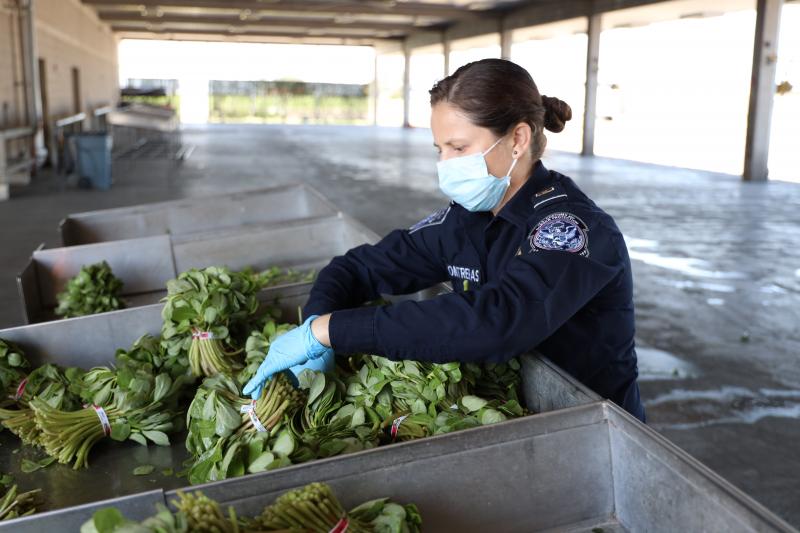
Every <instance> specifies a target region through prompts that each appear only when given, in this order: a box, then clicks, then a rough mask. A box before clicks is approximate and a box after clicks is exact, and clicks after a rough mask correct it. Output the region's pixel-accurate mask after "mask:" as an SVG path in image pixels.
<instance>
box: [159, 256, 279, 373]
mask: <svg viewBox="0 0 800 533" xmlns="http://www.w3.org/2000/svg"><path fill="white" fill-rule="evenodd" d="M263 283H264V279H263V278H262V277H261V276H260V275H258V274H255V273H253V272H252V271H250V270H243V271H241V272H232V271H231V270H229V269H227V268H223V267H208V268H206V269H203V270H197V269H192V270H189V271H186V272H183V273H182V274H181V275H180V276H178V278H177V279H174V280H170V281H169V282H168V283H167V297H166V298H165V302H166V303H165V305H164V309H163V310H162V313H161V316H162V318H163V319H164V324H163V326H162V329H161V337H162V342H163V343H164V345H165V347H166V349H167V353H169V354H170V355H172V356H177V355H179V354H180V353H186V354H188V360H189V366H190V368H191V370H192V373H194V375H195V376H213V375H214V374H218V373H226V374H231V373H232V372H233V371H234V370H235V369H238V368H240V367H241V357H237V356H238V355H240V354H241V352H242V348H241V347H239V346H237V345H236V344H237V343H236V342H235V340H234V339H233V336H232V335H231V330H232V328H235V327H236V326H243V325H245V324H246V323H247V321H248V320H249V319H250V318H251V317H252V316H253V315H254V314H255V313H256V311H257V310H258V299H257V298H256V293H257V292H258V290H259V289H260V288H261V287H262V286H263Z"/></svg>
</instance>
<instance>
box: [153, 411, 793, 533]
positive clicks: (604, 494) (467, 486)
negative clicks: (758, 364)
mask: <svg viewBox="0 0 800 533" xmlns="http://www.w3.org/2000/svg"><path fill="white" fill-rule="evenodd" d="M315 481H322V482H326V483H329V484H330V485H331V486H332V487H333V489H334V490H335V492H336V494H337V495H338V496H339V498H340V499H341V501H342V504H343V505H344V506H345V507H346V508H347V507H349V506H353V505H356V504H358V503H361V502H363V501H366V500H369V499H372V498H377V497H384V496H388V497H391V498H392V499H393V500H394V501H397V502H400V503H407V502H413V503H415V504H417V506H418V507H419V509H420V512H421V514H422V517H423V530H424V531H427V532H450V531H458V532H461V533H466V532H472V531H475V532H487V531H493V532H494V531H498V532H499V531H502V532H516V531H519V532H529V531H585V532H589V531H593V530H594V528H602V530H603V531H606V532H611V531H637V532H638V531H648V532H661V531H663V532H669V533H673V532H676V531H714V532H716V531H737V532H738V531H742V532H745V531H752V532H756V531H757V532H767V531H786V532H788V531H795V530H794V529H793V528H792V527H791V526H789V525H788V524H787V523H785V522H784V521H783V520H781V519H780V518H778V517H777V516H776V515H774V514H773V513H772V512H770V511H769V510H767V509H766V508H765V507H764V506H762V505H761V504H759V503H757V502H756V501H754V500H753V499H752V498H750V497H749V496H747V495H745V494H744V493H743V492H741V491H740V490H739V489H737V488H735V487H734V486H733V485H731V484H730V483H728V482H727V481H725V480H724V479H722V478H721V477H720V476H718V475H716V474H715V473H714V472H712V471H711V470H709V469H708V468H706V467H705V466H703V465H702V464H701V463H699V462H698V461H697V460H695V459H694V458H692V457H691V456H690V455H688V454H687V453H686V452H684V451H682V450H681V449H680V448H678V447H677V446H675V445H674V444H672V443H671V442H669V441H668V440H667V439H665V438H664V437H662V436H660V435H659V434H658V433H656V432H655V431H653V430H652V429H650V428H649V427H647V426H645V425H644V424H642V423H641V422H639V421H638V420H636V419H634V418H633V417H632V416H630V415H629V414H628V413H626V412H625V411H623V410H622V409H620V408H619V407H617V406H616V405H614V404H612V403H610V402H594V403H590V404H585V405H582V406H577V407H572V408H568V409H563V410H559V411H552V412H549V413H544V414H540V415H537V416H530V417H525V418H520V419H516V420H509V421H507V422H502V423H499V424H495V425H492V426H489V427H482V428H476V429H470V430H466V431H461V432H458V433H453V434H449V435H441V436H436V437H431V438H428V439H424V440H419V441H412V442H407V443H402V444H398V445H394V446H391V447H387V448H376V449H374V450H369V451H366V452H361V453H359V454H354V455H351V456H343V457H339V458H335V459H326V460H322V461H317V462H315V463H309V464H305V465H297V466H292V467H288V468H286V469H283V470H275V471H273V472H267V473H264V474H256V475H252V476H246V477H242V478H236V479H231V480H226V481H221V482H215V483H210V484H206V485H199V486H196V487H193V488H194V489H197V490H202V491H203V492H204V493H205V494H206V495H207V496H209V497H211V498H214V499H216V500H218V501H219V502H221V503H222V504H223V508H224V507H227V506H228V505H232V506H233V507H234V508H235V509H236V511H237V513H238V514H240V515H243V516H247V515H256V514H258V513H259V512H260V511H261V509H263V507H264V506H265V505H267V504H269V503H271V502H272V501H274V499H275V498H276V497H277V496H279V495H280V494H282V493H283V492H285V491H287V490H289V489H292V488H296V487H299V486H302V485H305V484H307V483H311V482H315ZM173 496H174V492H172V491H170V492H168V493H167V494H166V497H167V500H171V499H172V497H173Z"/></svg>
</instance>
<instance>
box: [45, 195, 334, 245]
mask: <svg viewBox="0 0 800 533" xmlns="http://www.w3.org/2000/svg"><path fill="white" fill-rule="evenodd" d="M336 213H337V209H336V208H335V207H334V206H333V205H332V204H331V203H330V202H329V201H328V200H326V199H325V198H324V197H323V196H322V195H321V194H320V193H319V192H317V191H316V190H314V189H313V188H311V187H309V186H307V185H284V186H280V187H272V188H269V189H256V190H252V191H240V192H236V193H233V194H225V195H217V196H198V197H194V198H185V199H182V200H173V201H169V202H159V203H151V204H143V205H135V206H129V207H119V208H115V209H103V210H99V211H88V212H85V213H77V214H72V215H69V216H68V217H67V218H65V219H64V220H62V221H61V225H60V230H61V241H62V243H63V244H64V246H75V245H78V244H90V243H95V242H106V241H118V240H122V239H133V238H136V237H148V236H152V235H184V234H188V233H197V232H200V231H207V230H212V229H219V228H230V227H235V226H241V225H246V224H265V223H274V222H283V221H287V220H297V219H302V218H311V217H319V216H325V215H333V214H336Z"/></svg>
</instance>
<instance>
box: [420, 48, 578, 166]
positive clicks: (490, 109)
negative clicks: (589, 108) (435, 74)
mask: <svg viewBox="0 0 800 533" xmlns="http://www.w3.org/2000/svg"><path fill="white" fill-rule="evenodd" d="M429 92H430V95H431V106H433V105H435V104H437V103H439V102H442V101H446V102H449V103H450V104H452V105H454V106H455V107H457V108H459V109H460V110H462V111H463V112H464V113H465V114H466V116H467V117H468V118H469V120H470V121H471V122H472V123H473V124H475V125H476V126H480V127H483V128H488V129H490V130H492V131H493V132H494V133H495V134H497V135H498V136H503V135H506V134H507V133H508V132H509V131H510V130H511V128H513V127H514V126H516V125H517V124H519V123H520V122H526V123H528V124H529V125H530V126H531V129H532V130H534V132H533V139H532V140H531V155H532V156H533V158H534V160H537V159H539V158H541V157H542V154H543V153H544V149H545V146H547V138H546V137H545V136H544V128H547V129H548V130H550V131H552V132H556V133H558V132H559V131H561V130H563V129H564V123H565V122H566V121H568V120H570V119H571V118H572V109H571V108H570V107H569V105H567V103H566V102H563V101H561V100H559V99H558V98H553V97H550V96H544V95H542V94H539V89H538V88H537V87H536V84H535V83H534V82H533V78H531V75H530V74H528V71H527V70H525V69H524V68H522V67H521V66H519V65H517V64H516V63H512V62H511V61H507V60H505V59H481V60H480V61H474V62H472V63H467V64H466V65H464V66H462V67H460V68H459V69H458V70H456V71H455V72H454V73H453V74H451V75H450V76H447V77H446V78H444V79H442V80H440V81H438V82H436V83H435V84H434V85H433V88H431V90H430V91H429Z"/></svg>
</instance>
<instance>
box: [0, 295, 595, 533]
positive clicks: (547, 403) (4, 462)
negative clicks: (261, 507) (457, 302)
mask: <svg viewBox="0 0 800 533" xmlns="http://www.w3.org/2000/svg"><path fill="white" fill-rule="evenodd" d="M310 287H311V285H310V284H307V283H302V284H296V285H292V286H287V287H280V288H273V289H267V290H265V291H262V292H261V293H260V294H259V297H260V300H261V301H262V302H264V303H272V304H276V305H278V306H279V307H280V309H281V311H282V317H283V318H285V319H286V320H291V321H296V320H297V318H298V317H297V313H298V308H299V307H300V306H301V305H302V304H304V303H305V301H306V300H307V298H308V293H309V290H310ZM442 290H444V289H443V288H440V287H436V288H433V289H431V290H429V291H422V292H420V293H417V294H415V295H412V296H411V297H412V298H415V299H424V298H428V297H430V296H431V295H432V294H436V293H438V292H441V291H442ZM161 308H162V306H161V305H160V304H154V305H146V306H142V307H138V308H135V309H127V310H121V311H114V312H110V313H102V314H98V315H92V316H87V317H80V318H71V319H67V320H59V321H54V322H44V323H41V324H33V325H28V326H20V327H16V328H9V329H4V330H0V338H2V339H6V340H10V341H13V342H16V343H18V344H20V345H21V346H22V348H23V349H24V350H25V352H26V354H27V355H28V357H29V359H30V361H31V363H32V365H33V366H36V365H40V364H43V363H48V362H50V363H57V364H59V365H63V366H80V367H83V368H89V367H92V366H95V365H103V364H108V363H110V362H111V361H112V360H113V356H114V352H115V350H116V349H117V348H120V347H127V346H130V345H131V343H132V342H133V341H134V340H136V339H137V338H138V337H139V336H141V335H143V334H145V333H150V334H158V332H159V331H160V329H161ZM522 361H523V379H524V389H525V396H526V401H527V403H528V405H529V407H531V408H532V409H534V410H537V411H538V410H540V409H541V410H550V409H561V408H564V407H570V406H573V405H580V404H583V403H588V402H593V401H597V400H598V399H599V398H598V397H597V396H596V395H595V394H594V393H593V392H591V391H590V390H588V389H587V388H586V387H584V386H583V385H581V384H580V383H577V382H576V381H575V380H574V379H573V378H571V377H570V376H568V375H567V374H566V373H565V372H563V371H562V370H561V369H559V368H558V367H556V366H555V365H554V364H552V363H551V362H549V361H547V360H545V359H542V358H539V357H536V356H534V355H527V356H523V358H522ZM540 390H541V391H548V395H551V398H552V399H551V398H544V397H542V396H541V395H540V394H539V392H538V391H540ZM171 440H172V442H173V445H172V446H170V447H166V448H165V447H158V446H150V447H148V448H145V447H142V446H139V445H137V444H133V443H123V444H120V443H110V442H101V443H99V444H98V445H97V447H96V448H95V449H94V450H93V452H92V455H91V457H90V466H89V468H88V469H86V470H81V471H73V470H72V469H71V468H70V467H69V466H66V465H58V464H54V465H51V466H49V467H47V468H44V469H41V470H38V471H36V472H33V473H29V474H25V473H22V472H21V470H20V462H21V459H22V458H29V459H36V458H38V457H40V456H41V452H38V451H37V450H33V449H30V448H27V447H23V448H21V450H20V451H19V452H17V453H14V450H15V449H17V448H20V443H19V441H18V440H17V439H16V437H14V436H13V435H11V434H10V433H9V432H7V431H4V432H0V471H3V472H7V473H11V474H12V475H14V477H15V480H16V481H17V482H18V483H19V484H20V488H21V489H22V490H30V489H32V488H37V487H41V488H43V489H45V491H46V492H47V496H48V508H49V509H54V510H55V509H63V512H65V513H73V512H75V511H74V509H72V507H73V506H75V505H79V504H84V503H91V502H95V501H97V500H101V499H105V498H107V497H109V496H123V495H128V494H136V493H139V492H142V491H147V490H152V489H153V488H162V489H165V490H167V489H175V488H179V487H181V486H183V485H184V484H185V480H183V479H179V478H177V477H174V476H163V475H161V474H160V472H161V470H162V469H165V468H171V469H173V470H174V471H176V472H177V471H179V470H181V469H182V463H183V461H184V460H185V459H186V457H187V454H186V451H185V447H184V443H183V436H181V435H175V436H172V437H171ZM356 455H359V454H356ZM141 464H151V465H154V466H156V470H155V471H154V472H153V474H152V475H149V476H134V475H133V474H132V471H133V469H134V468H135V467H136V466H139V465H141ZM41 516H43V517H44V516H47V519H48V520H51V519H52V518H51V517H52V516H54V515H41ZM89 516H91V512H88V511H87V512H85V516H84V519H88V517H89ZM51 523H53V522H48V523H47V524H51ZM11 524H16V522H11ZM24 525H25V527H26V528H28V527H29V528H30V529H15V531H41V530H42V528H44V526H40V525H39V523H37V522H36V521H35V520H31V521H27V522H25V523H24ZM3 527H4V526H3V525H2V524H0V530H2V529H3ZM20 527H21V526H20ZM45 529H46V528H45Z"/></svg>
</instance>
